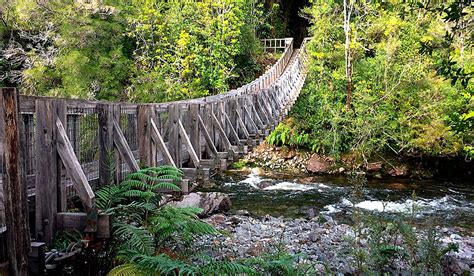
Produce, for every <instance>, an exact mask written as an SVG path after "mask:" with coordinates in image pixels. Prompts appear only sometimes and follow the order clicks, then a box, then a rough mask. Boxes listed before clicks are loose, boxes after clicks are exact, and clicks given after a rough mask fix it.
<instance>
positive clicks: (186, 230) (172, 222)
mask: <svg viewBox="0 0 474 276" xmlns="http://www.w3.org/2000/svg"><path fill="white" fill-rule="evenodd" d="M201 212H202V209H200V208H193V207H186V208H172V207H162V208H160V209H159V210H158V211H157V213H156V214H155V215H154V216H153V217H152V218H151V219H150V224H149V226H148V227H149V229H150V230H151V231H152V233H155V235H156V236H157V238H158V239H159V240H162V241H169V239H170V238H174V237H178V239H181V240H182V239H184V240H185V241H189V240H190V239H192V238H194V236H195V235H197V234H201V235H202V234H216V233H217V231H216V229H215V228H213V227H212V226H210V225H209V224H207V223H204V222H202V221H200V220H199V219H198V216H197V215H198V214H199V213H201Z"/></svg>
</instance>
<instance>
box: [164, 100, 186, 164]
mask: <svg viewBox="0 0 474 276" xmlns="http://www.w3.org/2000/svg"><path fill="white" fill-rule="evenodd" d="M180 118H181V107H180V106H179V105H170V106H169V119H168V120H169V129H170V134H169V135H170V136H169V147H168V150H169V152H170V154H171V157H172V158H173V160H174V162H175V164H176V166H177V167H178V168H181V167H182V164H183V161H182V160H181V155H180V152H181V139H180V136H179V127H178V120H179V119H180Z"/></svg>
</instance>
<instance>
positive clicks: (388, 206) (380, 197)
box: [198, 168, 474, 275]
mask: <svg viewBox="0 0 474 276" xmlns="http://www.w3.org/2000/svg"><path fill="white" fill-rule="evenodd" d="M212 184H213V185H211V186H209V187H207V188H203V189H202V190H201V191H205V192H206V191H207V192H221V193H225V194H228V195H229V197H230V200H231V201H232V207H231V209H230V211H229V212H228V213H226V214H216V215H213V216H211V217H210V218H207V219H205V221H207V222H209V223H211V224H213V225H215V226H216V227H217V228H218V229H220V230H222V231H224V232H226V233H228V235H223V236H218V237H211V236H207V237H205V238H204V239H202V240H200V241H199V243H198V244H199V246H201V245H202V246H203V247H204V248H206V250H205V253H206V254H209V255H211V256H213V257H215V258H229V259H239V258H253V257H255V256H261V255H262V254H263V255H265V254H268V253H275V251H276V250H277V249H279V248H282V249H283V250H284V251H285V252H288V253H289V254H291V255H292V256H295V258H296V261H297V262H298V263H306V264H311V265H312V266H314V268H315V269H316V270H317V271H318V272H319V273H321V274H324V273H327V271H330V272H338V273H339V272H340V273H354V271H355V267H354V261H355V260H354V251H353V250H352V249H353V248H354V227H355V225H357V224H356V222H355V221H354V220H355V218H356V213H355V212H356V210H357V212H358V213H359V214H360V215H361V216H362V217H363V218H364V219H368V220H367V221H365V222H364V226H363V227H362V229H360V231H361V232H362V233H364V235H365V237H364V238H362V239H361V242H360V245H361V248H362V250H364V251H365V252H367V255H368V258H369V257H370V255H371V254H372V255H374V254H375V255H380V254H376V253H374V252H373V247H371V246H370V242H369V241H370V237H373V236H375V234H376V233H373V232H371V231H374V230H373V228H374V227H377V226H379V225H384V224H383V223H382V224H381V223H380V221H377V222H374V221H371V219H373V218H382V219H383V221H385V222H384V223H386V222H388V221H392V222H393V223H387V224H385V226H386V227H385V228H386V229H385V230H384V231H386V232H385V234H386V235H387V237H388V238H387V240H389V239H391V238H394V240H393V244H395V245H396V246H400V248H398V247H397V248H398V249H397V250H400V251H394V252H391V253H390V254H394V255H397V254H402V252H405V253H403V254H408V253H407V249H406V247H407V246H408V245H407V244H406V243H404V242H403V239H402V237H400V236H401V234H400V232H397V234H394V233H393V232H390V231H392V230H393V231H395V232H396V231H398V229H399V228H400V227H399V226H397V225H396V224H394V223H395V222H397V223H399V222H400V221H401V219H402V218H405V219H403V221H409V220H410V217H412V220H411V222H410V223H411V224H410V225H411V227H410V228H409V229H413V230H414V233H416V234H415V235H416V236H417V243H419V245H420V246H422V245H423V246H426V245H427V244H429V242H427V241H426V239H427V237H429V235H428V233H429V231H430V230H432V232H431V233H432V234H435V236H436V237H437V238H436V239H435V240H432V241H431V242H434V243H433V244H435V243H436V242H435V241H436V240H438V239H439V242H440V244H439V245H436V246H433V247H434V249H436V250H440V249H441V248H445V247H447V246H448V245H449V244H450V243H453V244H456V245H457V246H458V247H459V248H458V251H457V252H451V253H449V254H448V255H447V256H445V257H443V259H442V264H443V270H444V272H445V273H446V274H449V275H452V274H453V273H457V274H460V273H462V271H467V273H468V274H473V273H474V264H473V259H474V256H473V252H474V238H473V237H474V226H473V224H472V221H473V216H472V214H473V213H474V202H473V199H474V197H473V196H474V191H473V190H472V185H470V184H469V182H466V181H449V180H440V179H428V180H427V179H421V180H420V179H410V178H397V177H384V178H373V177H372V178H370V179H368V181H367V182H366V183H365V184H364V186H363V187H362V192H361V198H360V199H359V200H357V201H354V199H353V197H352V195H353V191H354V187H353V186H352V185H351V183H350V181H349V180H348V177H347V176H345V175H341V174H337V175H308V174H306V173H304V172H302V171H300V172H292V173H289V172H287V171H286V172H278V171H276V170H265V169H262V168H251V169H250V168H241V169H239V170H231V171H227V172H226V173H225V174H224V175H222V176H219V177H217V178H214V179H213V183H212ZM243 210H245V211H243ZM413 211H415V212H414V213H413ZM410 231H411V230H410ZM422 240H424V241H423V242H422ZM401 248H405V249H401ZM432 249H433V248H432ZM432 249H431V251H432ZM419 252H420V254H421V252H426V251H423V250H422V249H421V248H419ZM390 254H388V253H387V255H390ZM399 256H401V255H399ZM405 257H406V256H405ZM395 259H396V261H394V262H393V264H392V265H391V266H390V267H391V268H390V270H389V271H390V272H407V271H411V268H410V267H409V264H408V261H407V259H406V258H405V259H404V258H401V257H400V258H395Z"/></svg>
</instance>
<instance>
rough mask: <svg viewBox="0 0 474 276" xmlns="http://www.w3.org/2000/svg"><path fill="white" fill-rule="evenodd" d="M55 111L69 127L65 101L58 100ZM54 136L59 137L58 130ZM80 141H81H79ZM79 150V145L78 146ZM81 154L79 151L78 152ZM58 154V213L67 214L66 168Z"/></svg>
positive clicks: (55, 103)
mask: <svg viewBox="0 0 474 276" xmlns="http://www.w3.org/2000/svg"><path fill="white" fill-rule="evenodd" d="M54 109H55V111H56V117H57V118H59V120H60V121H61V122H62V123H63V125H65V126H67V106H66V101H65V100H56V101H55V102H54ZM54 131H55V133H54V136H55V137H57V136H58V134H57V132H56V131H57V129H56V128H54ZM78 141H79V139H78ZM77 147H78V148H79V143H78V145H77ZM78 152H79V150H78ZM59 159H60V158H59V157H58V154H57V153H56V160H57V162H56V166H57V167H56V178H57V180H56V185H57V189H56V190H57V201H58V209H57V212H66V206H67V194H66V185H65V183H62V181H61V180H62V175H63V174H66V171H65V169H64V166H63V164H62V162H60V160H59Z"/></svg>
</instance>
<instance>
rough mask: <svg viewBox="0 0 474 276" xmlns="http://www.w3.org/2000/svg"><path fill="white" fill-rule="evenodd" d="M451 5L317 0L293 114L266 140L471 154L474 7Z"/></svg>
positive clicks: (335, 150)
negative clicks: (307, 60)
mask: <svg viewBox="0 0 474 276" xmlns="http://www.w3.org/2000/svg"><path fill="white" fill-rule="evenodd" d="M469 2H470V1H465V2H463V1H455V2H452V3H443V4H433V3H427V4H422V3H416V2H412V3H398V2H396V1H389V2H387V3H380V4H373V3H353V4H348V6H347V7H346V6H344V5H341V4H338V3H336V2H334V3H331V2H327V3H326V2H320V1H318V2H316V1H315V3H314V4H313V5H312V7H311V8H306V9H305V10H304V14H305V15H307V16H308V17H309V18H310V20H311V23H312V26H311V28H310V32H311V35H312V37H313V38H312V40H311V44H310V50H309V51H310V53H311V56H312V61H311V65H310V72H309V76H308V81H307V83H306V87H305V88H304V92H303V94H302V96H301V97H300V100H299V101H298V103H297V106H296V107H295V108H294V109H293V113H292V114H293V116H292V118H291V119H289V120H288V121H287V123H286V124H284V125H280V127H279V128H278V129H277V130H276V131H275V132H274V134H273V137H272V138H271V142H273V143H280V144H286V145H293V146H302V147H307V148H311V149H312V150H315V151H318V152H321V153H325V154H330V155H335V156H338V155H340V154H341V153H343V152H347V151H355V152H357V153H359V154H360V155H361V156H363V157H364V158H368V157H369V156H370V155H372V154H373V153H374V152H391V153H394V154H396V155H399V154H403V155H410V156H419V155H428V156H430V155H431V156H456V155H464V156H467V158H471V157H472V156H473V153H474V152H473V147H472V145H473V144H472V143H473V141H474V140H473V139H474V136H473V135H474V132H473V130H474V125H473V123H474V122H473V115H474V113H473V112H474V109H473V108H474V98H473V93H474V92H473V91H474V89H473V81H472V77H473V68H474V67H473V66H474V64H473V58H474V56H473V52H472V42H473V32H472V28H473V17H472V16H473V10H472V6H470V5H471V4H470V3H469Z"/></svg>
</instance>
